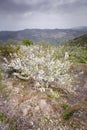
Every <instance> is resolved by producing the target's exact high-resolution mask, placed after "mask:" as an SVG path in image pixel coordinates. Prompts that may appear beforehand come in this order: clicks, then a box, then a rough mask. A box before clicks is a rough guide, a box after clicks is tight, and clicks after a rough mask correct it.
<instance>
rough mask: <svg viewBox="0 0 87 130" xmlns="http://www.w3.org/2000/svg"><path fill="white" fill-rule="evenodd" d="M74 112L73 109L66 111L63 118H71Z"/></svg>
mask: <svg viewBox="0 0 87 130" xmlns="http://www.w3.org/2000/svg"><path fill="white" fill-rule="evenodd" d="M72 114H73V111H68V112H65V113H64V115H63V119H65V120H69V118H70V117H71V116H72Z"/></svg>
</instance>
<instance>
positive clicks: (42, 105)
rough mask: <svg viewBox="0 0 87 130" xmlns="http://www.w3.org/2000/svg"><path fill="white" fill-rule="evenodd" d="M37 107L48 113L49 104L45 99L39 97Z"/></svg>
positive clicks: (49, 109)
mask: <svg viewBox="0 0 87 130" xmlns="http://www.w3.org/2000/svg"><path fill="white" fill-rule="evenodd" d="M39 107H40V109H41V111H43V112H44V113H45V114H48V113H49V112H50V111H51V106H50V105H49V104H48V103H47V102H46V100H45V99H41V100H40V101H39Z"/></svg>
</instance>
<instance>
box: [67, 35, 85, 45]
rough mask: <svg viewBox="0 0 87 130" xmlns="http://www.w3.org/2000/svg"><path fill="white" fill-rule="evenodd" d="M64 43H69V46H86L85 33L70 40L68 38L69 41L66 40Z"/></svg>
mask: <svg viewBox="0 0 87 130" xmlns="http://www.w3.org/2000/svg"><path fill="white" fill-rule="evenodd" d="M65 44H68V45H70V46H73V45H74V46H75V45H76V46H85V47H87V34H84V35H82V36H80V37H76V38H74V39H72V40H69V41H67V42H65Z"/></svg>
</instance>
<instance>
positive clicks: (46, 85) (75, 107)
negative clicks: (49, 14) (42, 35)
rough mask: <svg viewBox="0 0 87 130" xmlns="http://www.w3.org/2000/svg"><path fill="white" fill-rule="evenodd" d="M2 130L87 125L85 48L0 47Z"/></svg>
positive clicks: (77, 129)
mask: <svg viewBox="0 0 87 130" xmlns="http://www.w3.org/2000/svg"><path fill="white" fill-rule="evenodd" d="M0 70H1V71H0V128H1V130H86V128H87V101H86V100H87V50H86V49H85V48H84V47H83V46H82V47H80V46H78V47H77V46H73V47H71V46H64V45H63V46H54V45H47V44H42V45H41V44H40V45H39V44H38V45H36V44H35V45H30V46H25V45H13V44H12V45H5V46H1V47H0Z"/></svg>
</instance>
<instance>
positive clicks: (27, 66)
mask: <svg viewBox="0 0 87 130" xmlns="http://www.w3.org/2000/svg"><path fill="white" fill-rule="evenodd" d="M57 50H58V47H55V46H49V47H47V48H46V47H45V48H44V46H42V45H34V46H28V47H26V46H23V45H22V46H21V48H20V51H21V52H20V53H18V55H16V56H15V59H14V60H11V62H10V63H9V65H8V67H11V68H12V67H13V68H14V69H16V70H21V73H20V75H27V76H28V77H33V78H34V79H35V80H37V81H39V82H41V83H42V81H47V82H52V81H56V80H59V81H60V82H61V83H62V84H64V83H65V82H66V81H70V80H71V78H70V76H69V74H67V71H68V69H69V67H70V65H71V63H70V62H69V61H67V60H66V59H64V58H62V59H58V57H56V59H55V51H56V53H58V51H57Z"/></svg>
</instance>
